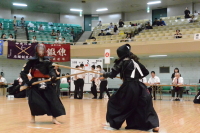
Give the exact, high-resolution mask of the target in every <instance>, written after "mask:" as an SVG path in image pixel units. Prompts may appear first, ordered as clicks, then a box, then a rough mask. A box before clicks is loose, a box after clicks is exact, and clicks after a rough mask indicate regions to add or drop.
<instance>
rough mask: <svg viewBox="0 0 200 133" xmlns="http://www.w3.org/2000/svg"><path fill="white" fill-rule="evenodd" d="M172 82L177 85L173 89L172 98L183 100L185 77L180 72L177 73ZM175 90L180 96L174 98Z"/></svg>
mask: <svg viewBox="0 0 200 133" xmlns="http://www.w3.org/2000/svg"><path fill="white" fill-rule="evenodd" d="M172 84H173V85H175V87H174V88H173V90H172V100H174V101H183V100H182V95H183V89H184V88H183V86H181V85H183V84H184V80H183V77H181V76H180V73H176V74H175V78H174V79H173V82H172ZM175 92H177V93H178V95H179V97H176V98H174V96H175ZM179 98H180V99H179Z"/></svg>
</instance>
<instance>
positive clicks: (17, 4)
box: [13, 3, 27, 6]
mask: <svg viewBox="0 0 200 133" xmlns="http://www.w3.org/2000/svg"><path fill="white" fill-rule="evenodd" d="M13 5H14V6H27V4H22V3H13Z"/></svg>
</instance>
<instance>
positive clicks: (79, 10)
mask: <svg viewBox="0 0 200 133" xmlns="http://www.w3.org/2000/svg"><path fill="white" fill-rule="evenodd" d="M70 11H76V12H82V11H83V10H81V9H70Z"/></svg>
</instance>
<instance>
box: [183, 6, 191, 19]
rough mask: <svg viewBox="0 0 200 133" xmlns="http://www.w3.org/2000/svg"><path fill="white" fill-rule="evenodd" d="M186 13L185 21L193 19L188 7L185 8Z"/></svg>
mask: <svg viewBox="0 0 200 133" xmlns="http://www.w3.org/2000/svg"><path fill="white" fill-rule="evenodd" d="M184 13H185V19H187V18H191V17H190V10H188V8H187V7H186V8H185V11H184Z"/></svg>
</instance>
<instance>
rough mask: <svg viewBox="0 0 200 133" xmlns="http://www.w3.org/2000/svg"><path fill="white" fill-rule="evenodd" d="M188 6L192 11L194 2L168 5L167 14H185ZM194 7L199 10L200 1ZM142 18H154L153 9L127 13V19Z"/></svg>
mask: <svg viewBox="0 0 200 133" xmlns="http://www.w3.org/2000/svg"><path fill="white" fill-rule="evenodd" d="M186 7H188V9H189V10H190V11H191V13H192V3H187V4H181V5H174V6H168V7H167V16H168V17H170V16H178V15H184V11H185V8H186ZM194 9H195V10H197V11H200V10H199V9H200V3H195V4H194ZM141 19H150V20H151V19H152V11H151V12H150V13H147V11H146V10H140V11H136V12H128V13H125V21H131V20H141Z"/></svg>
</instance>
